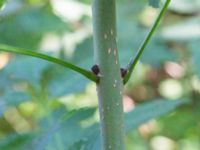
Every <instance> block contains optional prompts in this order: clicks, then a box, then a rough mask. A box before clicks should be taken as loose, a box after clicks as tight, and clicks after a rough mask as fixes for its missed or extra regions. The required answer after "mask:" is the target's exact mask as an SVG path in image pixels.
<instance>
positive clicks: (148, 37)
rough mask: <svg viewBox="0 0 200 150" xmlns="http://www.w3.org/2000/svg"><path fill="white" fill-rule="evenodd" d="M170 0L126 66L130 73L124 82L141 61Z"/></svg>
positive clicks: (125, 80) (167, 0)
mask: <svg viewBox="0 0 200 150" xmlns="http://www.w3.org/2000/svg"><path fill="white" fill-rule="evenodd" d="M170 1H171V0H166V2H165V4H164V6H163V7H162V9H161V11H160V13H159V15H158V17H157V18H156V20H155V23H154V24H153V26H152V27H151V30H150V31H149V34H148V35H147V37H146V38H145V40H144V41H143V43H142V45H141V47H140V48H139V50H138V51H137V53H136V55H135V56H134V57H133V58H132V59H131V61H130V63H129V64H128V66H127V67H126V69H127V71H128V73H127V75H126V76H125V78H124V84H126V83H127V82H128V80H129V79H130V76H131V74H132V72H133V70H134V68H135V66H136V64H137V62H138V61H139V59H140V57H141V55H142V53H143V52H144V49H145V48H146V47H147V44H148V43H149V41H150V39H151V37H152V35H153V33H154V32H155V30H156V28H157V27H158V24H159V22H160V20H161V18H162V16H163V15H164V13H165V11H166V10H167V7H168V5H169V3H170Z"/></svg>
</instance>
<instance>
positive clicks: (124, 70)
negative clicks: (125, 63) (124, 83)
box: [120, 68, 127, 78]
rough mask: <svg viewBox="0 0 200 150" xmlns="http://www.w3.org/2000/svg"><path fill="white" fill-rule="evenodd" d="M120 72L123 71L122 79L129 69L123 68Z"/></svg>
mask: <svg viewBox="0 0 200 150" xmlns="http://www.w3.org/2000/svg"><path fill="white" fill-rule="evenodd" d="M120 71H121V77H122V78H124V77H125V76H126V74H127V69H124V68H121V69H120Z"/></svg>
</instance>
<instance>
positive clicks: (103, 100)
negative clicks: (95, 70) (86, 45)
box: [92, 0, 125, 150]
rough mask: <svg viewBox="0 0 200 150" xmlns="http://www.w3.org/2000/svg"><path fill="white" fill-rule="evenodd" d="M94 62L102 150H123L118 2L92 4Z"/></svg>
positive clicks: (96, 1) (98, 0)
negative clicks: (97, 70)
mask: <svg viewBox="0 0 200 150" xmlns="http://www.w3.org/2000/svg"><path fill="white" fill-rule="evenodd" d="M92 12H93V37H94V59H95V62H96V64H97V65H99V68H100V80H99V83H98V84H97V91H98V98H99V112H100V121H101V137H102V149H103V150H124V149H125V146H124V118H123V107H122V89H123V83H122V78H121V75H120V64H119V59H118V50H117V42H116V41H117V32H116V6H115V0H93V3H92Z"/></svg>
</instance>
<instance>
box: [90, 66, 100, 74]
mask: <svg viewBox="0 0 200 150" xmlns="http://www.w3.org/2000/svg"><path fill="white" fill-rule="evenodd" d="M91 70H92V72H93V73H94V74H95V75H98V74H99V72H100V70H99V66H98V65H94V66H92V68H91Z"/></svg>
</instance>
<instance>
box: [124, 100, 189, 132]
mask: <svg viewBox="0 0 200 150" xmlns="http://www.w3.org/2000/svg"><path fill="white" fill-rule="evenodd" d="M186 102H187V101H185V100H162V99H158V100H154V101H152V102H148V103H145V104H141V105H139V106H137V107H136V108H135V109H134V110H133V111H131V112H129V113H127V114H126V115H125V126H126V132H127V133H128V132H129V131H130V130H133V129H136V128H137V127H138V126H140V125H142V124H143V123H145V122H147V121H149V120H151V119H155V118H158V117H160V116H162V115H164V114H167V113H169V112H171V111H172V110H174V109H175V108H177V107H178V106H180V105H182V104H185V103H186Z"/></svg>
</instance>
